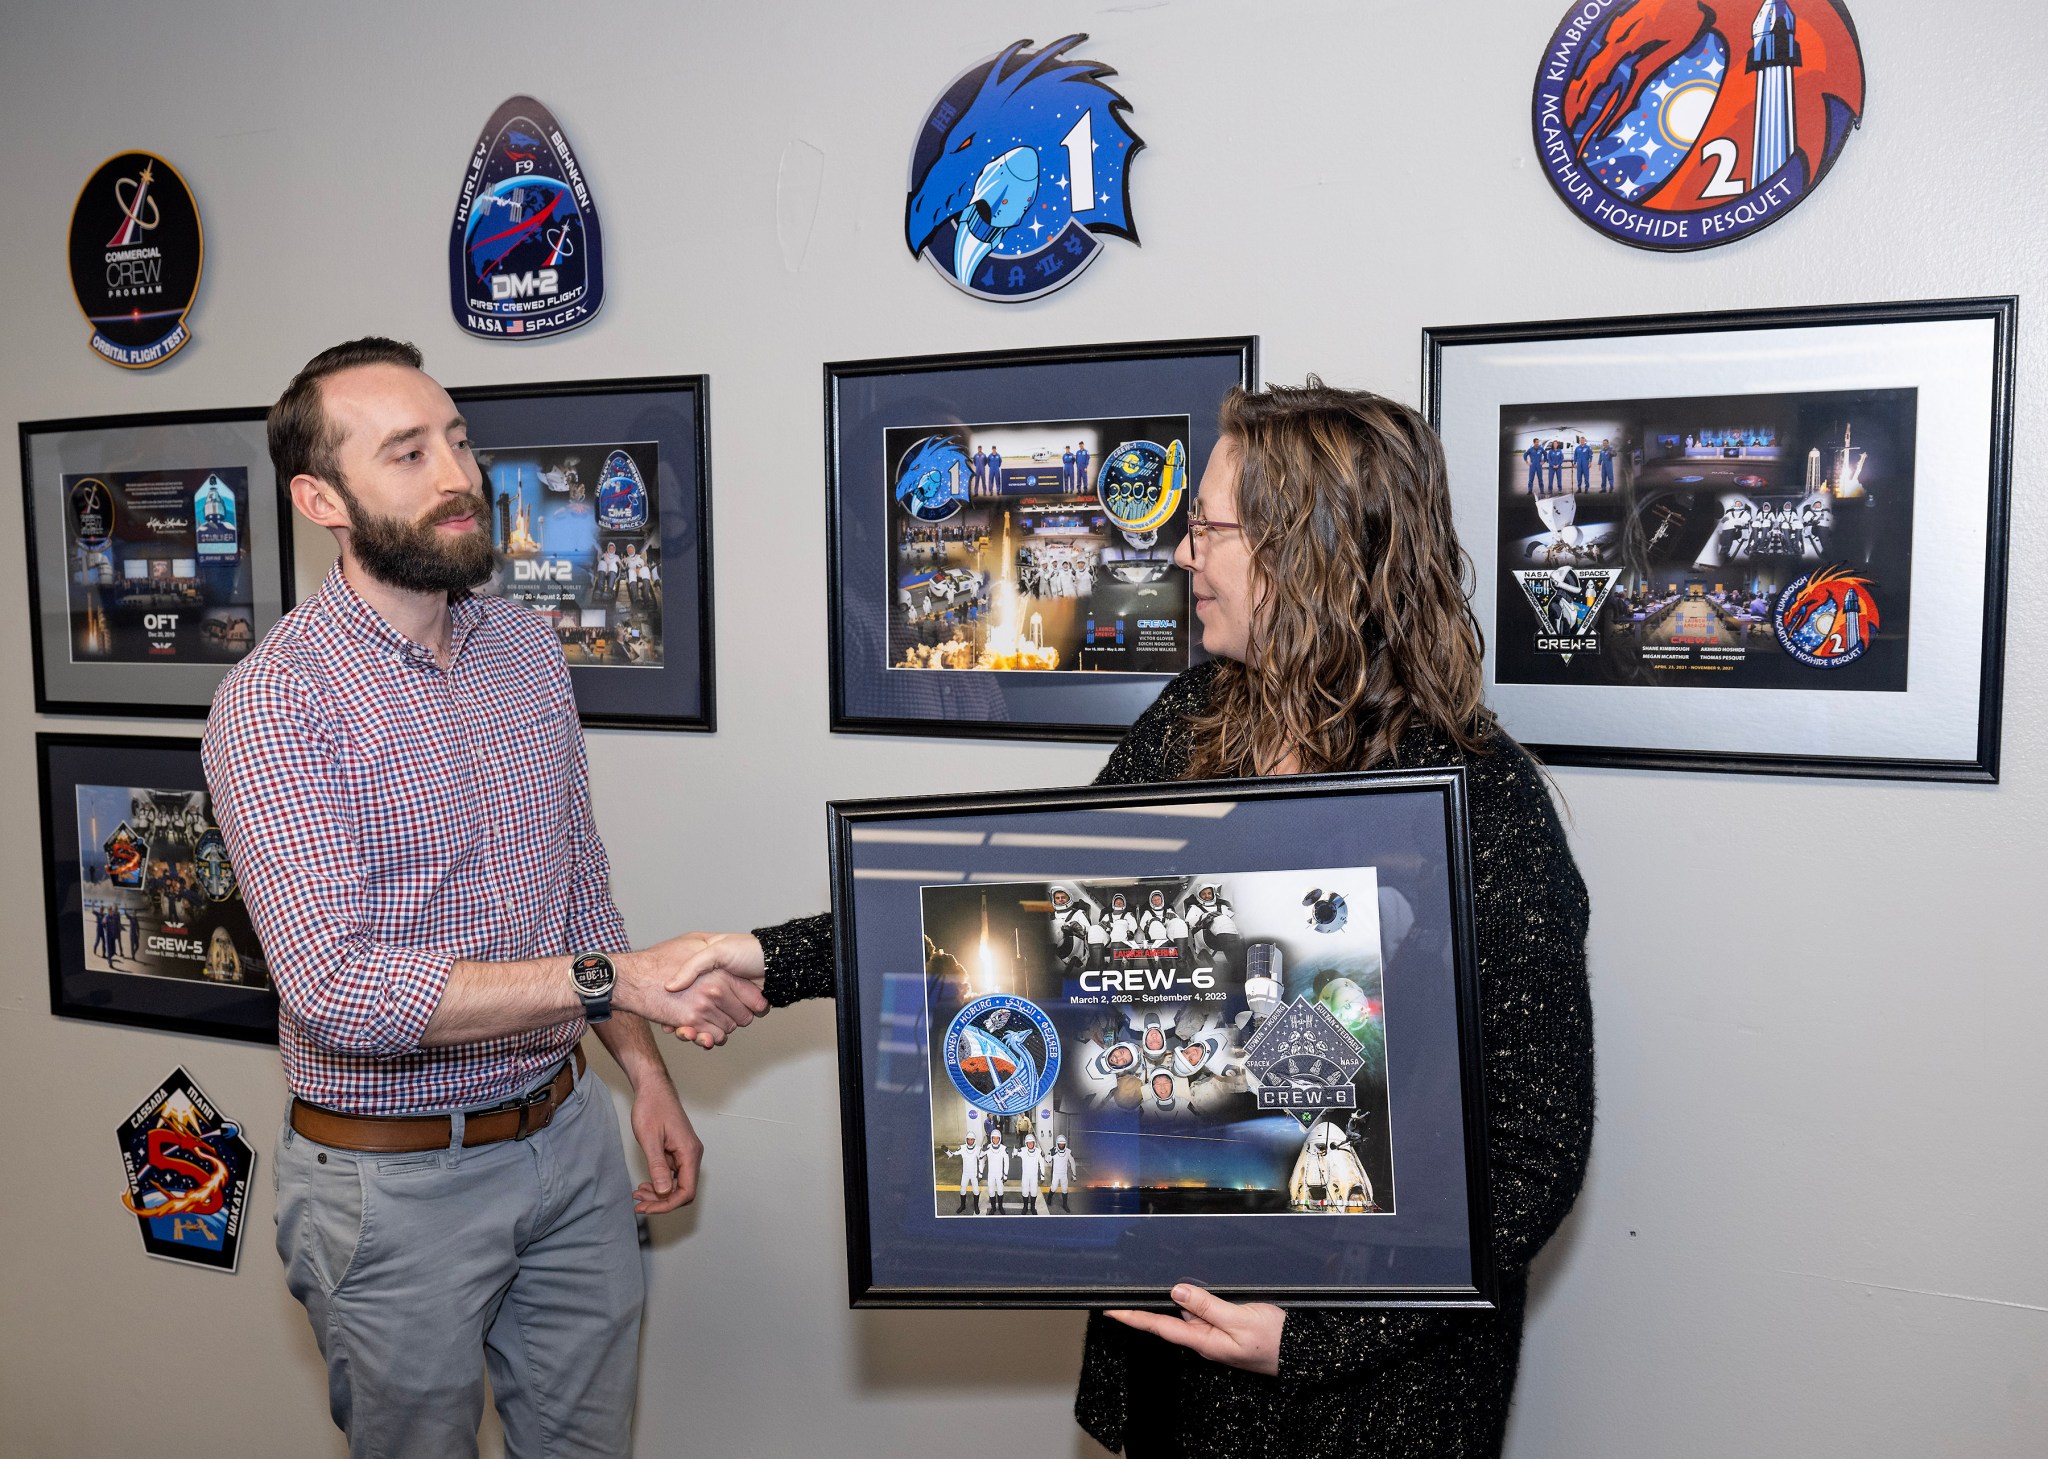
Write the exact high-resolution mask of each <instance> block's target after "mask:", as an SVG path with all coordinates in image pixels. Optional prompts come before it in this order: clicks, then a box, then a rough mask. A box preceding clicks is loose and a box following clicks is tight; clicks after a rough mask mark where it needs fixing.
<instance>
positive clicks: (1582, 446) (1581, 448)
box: [1572, 436, 1593, 491]
mask: <svg viewBox="0 0 2048 1459" xmlns="http://www.w3.org/2000/svg"><path fill="white" fill-rule="evenodd" d="M1592 467H1593V448H1592V447H1591V446H1589V445H1587V444H1586V438H1585V437H1584V436H1580V437H1579V443H1578V444H1577V445H1576V446H1573V447H1572V481H1573V484H1574V485H1576V486H1577V487H1578V489H1579V490H1580V491H1584V490H1586V488H1587V486H1588V485H1589V484H1590V482H1591V476H1590V473H1591V471H1592Z"/></svg>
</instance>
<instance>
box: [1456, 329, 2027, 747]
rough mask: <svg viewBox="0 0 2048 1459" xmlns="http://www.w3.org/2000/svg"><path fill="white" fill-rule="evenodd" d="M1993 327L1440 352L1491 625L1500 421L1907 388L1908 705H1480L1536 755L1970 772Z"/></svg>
mask: <svg viewBox="0 0 2048 1459" xmlns="http://www.w3.org/2000/svg"><path fill="white" fill-rule="evenodd" d="M1997 346H1998V338H1997V321H1996V320H1995V319H1994V318H1992V317H1990V316H1989V314H1988V313H1987V314H1986V316H1985V317H1981V318H1969V319H1948V320H1912V319H1906V320H1900V321H1898V322H1890V323H1856V324H1841V325H1814V326H1800V327H1758V328H1751V329H1734V330H1712V331H1699V332H1689V331H1686V330H1684V329H1682V328H1679V329H1675V330H1674V331H1673V332H1671V333H1665V334H1628V335H1619V334H1617V335H1611V336H1607V337H1595V338H1574V337H1564V336H1560V337H1557V338H1552V339H1525V340H1517V341H1498V342H1478V341H1470V342H1460V341H1454V340H1453V341H1445V342H1444V344H1443V346H1442V350H1441V353H1440V355H1439V358H1438V364H1437V369H1436V375H1435V380H1436V384H1437V399H1438V401H1439V423H1438V429H1439V431H1440V433H1441V434H1442V437H1443V442H1444V450H1445V453H1446V456H1447V457H1448V460H1449V466H1450V480H1451V495H1452V505H1453V512H1454V516H1455V520H1456V524H1457V530H1458V536H1459V539H1460V540H1461V541H1462V542H1464V543H1465V544H1466V545H1467V548H1468V550H1471V551H1472V552H1473V558H1474V561H1475V564H1476V565H1477V567H1478V574H1477V577H1478V581H1477V584H1476V590H1475V592H1474V593H1473V598H1472V606H1473V611H1474V612H1475V613H1476V614H1477V615H1478V618H1479V621H1480V623H1481V624H1482V625H1486V626H1487V627H1489V628H1491V626H1492V625H1493V623H1494V621H1495V594H1496V581H1497V576H1498V575H1497V572H1496V566H1497V564H1496V562H1495V554H1496V553H1497V552H1498V551H1499V537H1500V533H1499V524H1498V511H1499V496H1500V483H1499V473H1500V412H1501V408H1502V407H1503V406H1508V405H1519V404H1524V403H1527V402H1533V401H1544V402H1559V401H1573V400H1627V399H1651V398H1668V397H1673V396H1688V395H1757V394H1769V393H1774V392H1788V393H1789V392H1799V391H1820V390H1872V389H1887V388H1900V387H1913V388H1916V389H1917V390H1918V391H1919V420H1918V423H1917V430H1916V436H1915V453H1914V464H1913V490H1914V504H1913V542H1912V561H1913V616H1912V622H1913V628H1912V635H1913V637H1912V646H1911V652H1910V654H1909V657H1908V674H1907V688H1906V692H1904V693H1881V692H1871V693H1858V692H1854V691H1849V692H1844V691H1840V690H1830V691H1828V692H1826V693H1814V694H1801V693H1799V692H1797V691H1796V690H1784V689H1741V688H1720V687H1710V686H1698V685H1683V686H1667V685H1658V686H1654V687H1645V686H1638V685H1618V684H1617V685H1572V684H1501V683H1499V682H1498V681H1497V680H1496V678H1495V669H1494V654H1493V648H1492V644H1491V642H1490V641H1489V644H1488V648H1487V654H1486V689H1487V698H1488V702H1489V703H1490V704H1492V706H1493V708H1494V709H1495V711H1496V712H1497V713H1498V714H1499V715H1500V716H1501V720H1502V723H1503V724H1504V725H1505V726H1506V727H1507V729H1508V730H1509V732H1510V733H1512V734H1513V735H1514V736H1515V737H1516V738H1517V739H1521V740H1525V741H1528V742H1529V743H1532V744H1548V745H1575V746H1582V747H1587V748H1611V749H1635V750H1643V751H1648V752H1651V753H1657V752H1660V751H1678V752H1690V753H1703V754H1709V755H1712V754H1734V755H1766V756H1797V757H1812V758H1830V757H1847V758H1852V759H1879V760H1932V761H1958V762H1965V763H1969V762H1974V761H1975V759H1976V758H1977V746H1978V721H1979V716H1980V713H1981V710H1982V707H1983V706H1982V705H1981V704H1980V702H1979V701H1980V699H1981V679H1980V676H1981V671H1982V661H1983V647H1984V623H1985V614H1984V592H1985V572H1986V546H1987V532H1988V530H1989V519H1990V503H1989V500H1988V497H1987V493H1988V492H1989V491H1990V490H1991V484H1990V483H1991V449H1992V441H1993V437H1994V433H1995V431H1996V429H1997V422H1995V421H1994V420H1993V418H1992V412H1993V409H1994V406H1995V403H1996V400H1997V393H1996V386H1997V378H1996V377H1997V360H1998V350H1997Z"/></svg>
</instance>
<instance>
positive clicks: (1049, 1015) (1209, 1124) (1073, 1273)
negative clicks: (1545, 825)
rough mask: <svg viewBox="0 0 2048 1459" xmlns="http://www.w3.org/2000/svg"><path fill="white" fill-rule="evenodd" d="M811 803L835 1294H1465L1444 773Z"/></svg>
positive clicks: (1470, 1222)
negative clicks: (819, 836)
mask: <svg viewBox="0 0 2048 1459" xmlns="http://www.w3.org/2000/svg"><path fill="white" fill-rule="evenodd" d="M830 814H831V833H832V864H833V913H834V931H835V935H836V938H837V955H838V960H839V961H838V998H839V1058H840V1109H841V1118H842V1121H843V1128H844V1138H845V1155H846V1164H845V1169H846V1201H847V1247H848V1251H847V1259H848V1272H849V1282H850V1286H851V1293H852V1300H853V1304H854V1305H855V1306H857V1307H860V1306H905V1307H920V1306H922V1307H938V1306H983V1305H992V1306H1018V1307H1061V1306H1104V1305H1153V1304H1163V1303H1165V1302H1166V1300H1167V1292H1168V1290H1169V1289H1170V1288H1171V1287H1172V1285H1173V1284H1174V1283H1175V1282H1180V1281H1193V1282H1199V1283H1201V1284H1202V1285H1204V1286H1207V1287H1209V1288H1211V1289H1213V1290H1215V1291H1218V1292H1220V1293H1223V1294H1224V1295H1227V1296H1231V1297H1243V1298H1261V1299H1266V1300H1272V1301H1294V1302H1315V1303H1329V1304H1340V1305H1350V1304H1369V1305H1430V1306H1477V1307H1483V1306H1487V1305H1489V1304H1490V1303H1491V1302H1492V1301H1493V1299H1494V1292H1495V1278H1494V1272H1493V1268H1492V1265H1491V1263H1492V1257H1491V1248H1490V1244H1489V1242H1488V1240H1487V1238H1486V1233H1487V1231H1488V1230H1489V1229H1490V1226H1489V1207H1488V1197H1487V1174H1486V1133H1485V1118H1484V1109H1483V1105H1482V1088H1481V1083H1480V1074H1479V1060H1478V1027H1477V1022H1476V1017H1477V1012H1476V1010H1477V1003H1476V975H1475V972H1474V968H1475V962H1474V952H1473V941H1472V930H1471V927H1472V923H1471V889H1470V888H1471V875H1470V870H1469V865H1468V860H1469V851H1468V835H1467V830H1466V806H1465V782H1464V778H1463V772H1462V771H1459V770H1439V771H1412V772H1387V773H1377V774H1365V775H1333V776H1320V777H1300V778H1288V779H1279V780H1272V779H1268V780H1247V781H1207V782H1202V783H1199V784H1184V785H1154V786H1125V787H1114V788H1099V789H1085V790H1059V791H1040V792H1033V793H1023V794H1000V795H975V796H949V797H929V798H920V799H906V800H886V801H853V802H840V803H837V804H834V805H833V806H832V807H831V808H830Z"/></svg>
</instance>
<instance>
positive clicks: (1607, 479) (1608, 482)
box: [1600, 440, 1614, 491]
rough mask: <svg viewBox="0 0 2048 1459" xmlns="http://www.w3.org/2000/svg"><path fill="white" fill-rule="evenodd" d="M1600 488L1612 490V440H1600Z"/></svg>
mask: <svg viewBox="0 0 2048 1459" xmlns="http://www.w3.org/2000/svg"><path fill="white" fill-rule="evenodd" d="M1600 489H1601V490H1602V491H1613V490H1614V442H1613V441H1611V440H1602V441H1601V442H1600Z"/></svg>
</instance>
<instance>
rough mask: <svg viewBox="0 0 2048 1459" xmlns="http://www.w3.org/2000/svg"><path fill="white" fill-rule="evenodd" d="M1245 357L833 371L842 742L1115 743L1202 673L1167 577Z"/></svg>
mask: <svg viewBox="0 0 2048 1459" xmlns="http://www.w3.org/2000/svg"><path fill="white" fill-rule="evenodd" d="M1257 351H1258V342H1257V340H1255V339H1252V338H1250V337H1244V338H1233V339H1206V340H1177V341H1167V342H1164V343H1155V344H1109V345H1088V346H1077V347H1073V348H1066V349H1048V350H1019V351H1009V352H1001V353H988V354H964V355H937V356H926V357H921V358H913V359H897V360H865V361H860V362H857V363H849V364H835V365H827V366H826V367H825V474H826V483H827V506H828V513H829V520H828V523H827V543H828V547H829V557H830V569H831V580H830V589H829V591H830V601H831V655H832V728H833V729H835V730H852V731H864V732H869V733H897V734H932V735H999V736H1008V737H1013V738H1023V739H1070V740H1114V739H1116V738H1117V737H1118V736H1119V735H1121V734H1122V733H1123V731H1124V730H1126V729H1128V728H1129V727H1130V724H1131V722H1132V721H1133V720H1134V719H1136V718H1137V716H1138V715H1139V714H1140V713H1142V712H1143V711H1144V709H1145V708H1146V706H1148V705H1149V704H1151V702H1152V700H1153V699H1154V698H1155V697H1157V695H1158V693H1159V690H1160V688H1161V687H1162V686H1163V685H1164V684H1165V683H1166V682H1167V680H1169V679H1171V678H1172V677H1173V676H1174V675H1175V674H1178V673H1180V672H1181V671H1183V670H1184V669H1187V668H1189V667H1190V666H1191V665H1193V664H1195V663H1199V662H1200V661H1201V660H1202V659H1203V658H1204V657H1205V655H1204V654H1203V653H1202V650H1201V642H1200V640H1201V635H1200V633H1199V632H1198V631H1197V625H1196V623H1195V619H1194V614H1193V612H1192V605H1191V602H1190V597H1189V590H1188V581H1187V574H1186V572H1185V571H1183V570H1182V569H1181V568H1180V567H1178V566H1176V565H1175V563H1174V561H1173V555H1174V549H1175V548H1176V547H1177V546H1178V545H1179V544H1180V541H1181V539H1182V538H1183V537H1184V536H1185V535H1186V532H1187V528H1186V522H1187V513H1188V507H1189V505H1190V503H1191V501H1192V499H1193V495H1194V487H1195V484H1196V483H1197V482H1198V481H1199V479H1200V477H1201V471H1202V467H1203V466H1204V464H1206V462H1207V461H1208V459H1209V452H1210V451H1211V450H1213V449H1214V448H1215V445H1216V439H1217V430H1216V416H1217V411H1218V409H1219V408H1220V407H1221V405H1222V403H1223V399H1224V397H1225V396H1226V395H1228V394H1229V392H1230V391H1231V390H1232V389H1233V388H1236V387H1245V388H1250V387H1251V386H1252V385H1254V384H1255V383H1256V380H1257V376H1258V358H1257Z"/></svg>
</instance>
